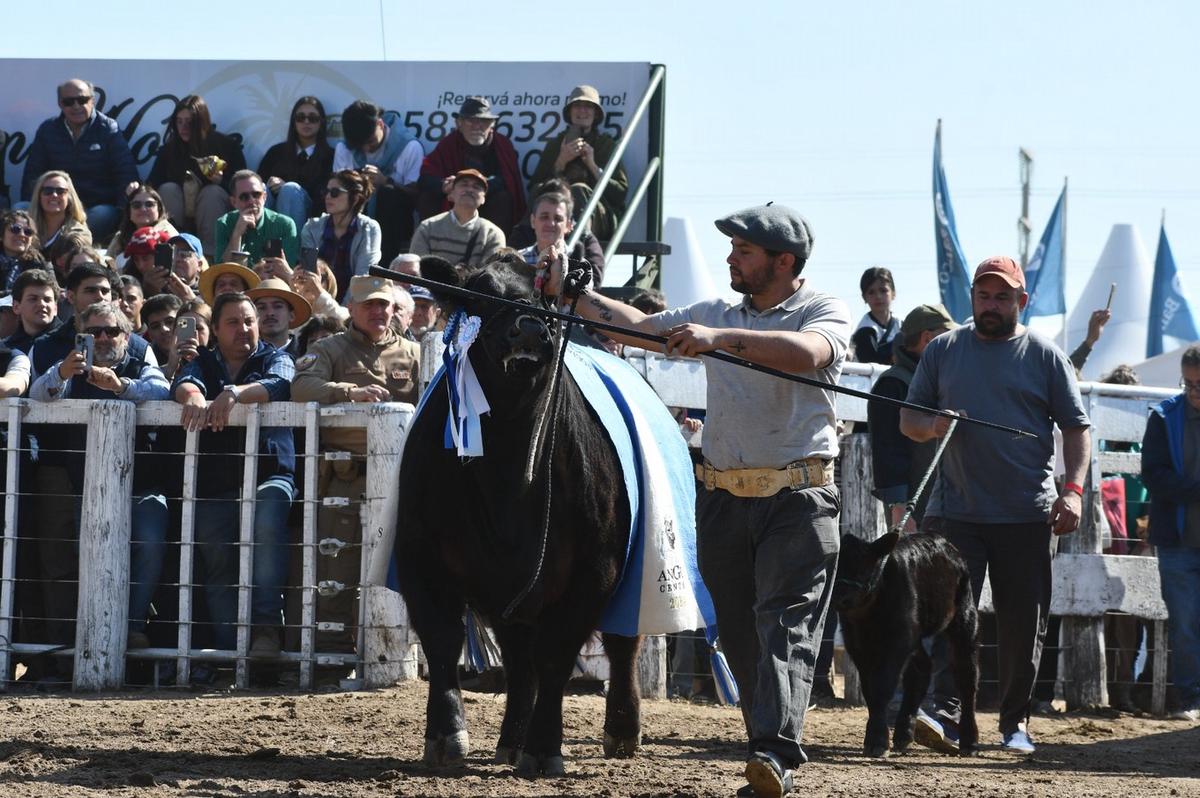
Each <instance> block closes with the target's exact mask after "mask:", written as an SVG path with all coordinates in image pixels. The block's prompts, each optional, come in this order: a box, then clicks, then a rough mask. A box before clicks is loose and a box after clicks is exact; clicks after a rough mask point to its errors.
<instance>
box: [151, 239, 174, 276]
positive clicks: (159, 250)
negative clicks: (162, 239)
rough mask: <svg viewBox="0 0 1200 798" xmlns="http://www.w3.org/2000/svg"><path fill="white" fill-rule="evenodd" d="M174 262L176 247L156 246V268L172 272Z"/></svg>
mask: <svg viewBox="0 0 1200 798" xmlns="http://www.w3.org/2000/svg"><path fill="white" fill-rule="evenodd" d="M174 262H175V247H173V246H171V245H170V244H155V245H154V268H156V269H166V270H167V271H171V264H172V263H174Z"/></svg>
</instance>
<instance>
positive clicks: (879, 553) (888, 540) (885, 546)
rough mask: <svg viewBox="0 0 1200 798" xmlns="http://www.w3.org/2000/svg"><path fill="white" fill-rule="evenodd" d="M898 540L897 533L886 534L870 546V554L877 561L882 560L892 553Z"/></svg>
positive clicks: (898, 535)
mask: <svg viewBox="0 0 1200 798" xmlns="http://www.w3.org/2000/svg"><path fill="white" fill-rule="evenodd" d="M899 539H900V533H899V532H888V533H887V534H886V535H884V536H883V537H881V538H879V539H878V540H876V541H875V542H874V543H872V544H871V554H872V555H873V556H874V557H875V558H877V559H883V558H884V557H886V556H888V555H889V554H891V553H892V549H894V548H896V541H898V540H899Z"/></svg>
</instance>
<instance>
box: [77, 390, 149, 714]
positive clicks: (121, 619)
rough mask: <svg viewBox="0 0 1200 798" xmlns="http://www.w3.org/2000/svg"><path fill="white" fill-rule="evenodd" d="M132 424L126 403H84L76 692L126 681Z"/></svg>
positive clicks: (131, 410) (130, 409)
mask: <svg viewBox="0 0 1200 798" xmlns="http://www.w3.org/2000/svg"><path fill="white" fill-rule="evenodd" d="M136 427H137V408H136V407H135V406H134V404H133V402H121V401H116V400H112V401H96V402H91V403H90V407H89V408H88V428H87V449H86V455H85V456H86V460H85V466H84V477H83V506H84V508H85V512H84V513H83V517H82V520H81V521H80V529H79V609H78V611H77V613H76V627H75V674H74V681H75V689H77V690H116V689H119V688H120V687H121V684H122V682H124V679H125V647H126V644H127V642H128V636H129V525H130V519H131V516H132V498H133V439H134V433H135V431H136Z"/></svg>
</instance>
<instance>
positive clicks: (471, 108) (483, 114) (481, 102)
mask: <svg viewBox="0 0 1200 798" xmlns="http://www.w3.org/2000/svg"><path fill="white" fill-rule="evenodd" d="M451 116H453V117H454V118H455V119H499V118H500V117H498V116H496V115H495V114H493V113H492V104H491V103H490V102H488V98H487V97H478V96H476V97H468V98H467V99H465V100H463V104H462V107H461V108H459V109H458V113H455V114H451Z"/></svg>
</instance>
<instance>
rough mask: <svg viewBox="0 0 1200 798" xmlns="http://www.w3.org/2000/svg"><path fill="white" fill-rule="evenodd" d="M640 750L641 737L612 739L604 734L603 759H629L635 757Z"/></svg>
mask: <svg viewBox="0 0 1200 798" xmlns="http://www.w3.org/2000/svg"><path fill="white" fill-rule="evenodd" d="M641 748H642V738H641V735H638V736H636V737H624V738H618V737H614V736H612V735H611V734H609V733H608V732H605V733H604V758H605V759H630V758H632V757H633V756H636V755H637V752H638V751H640V750H641Z"/></svg>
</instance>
